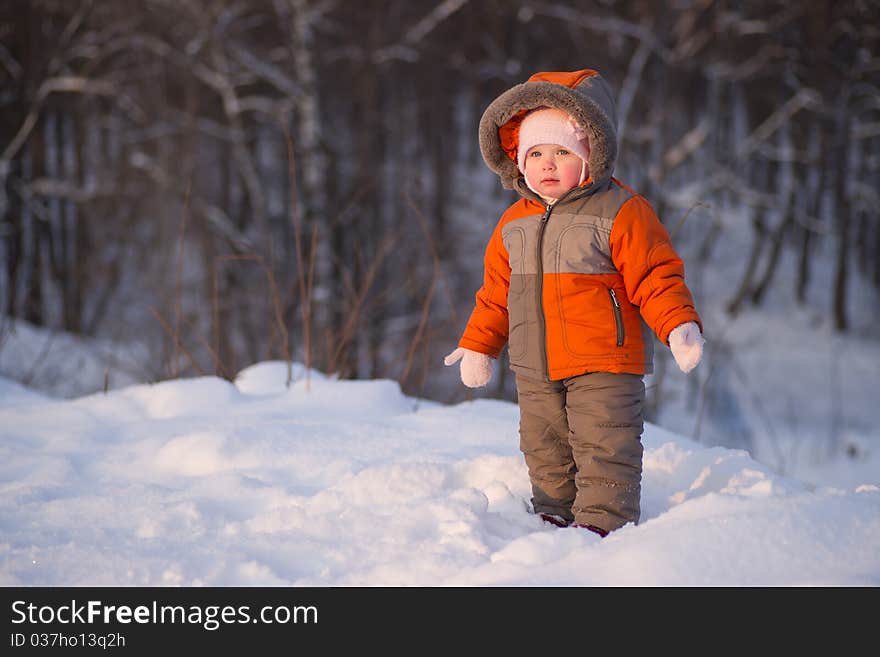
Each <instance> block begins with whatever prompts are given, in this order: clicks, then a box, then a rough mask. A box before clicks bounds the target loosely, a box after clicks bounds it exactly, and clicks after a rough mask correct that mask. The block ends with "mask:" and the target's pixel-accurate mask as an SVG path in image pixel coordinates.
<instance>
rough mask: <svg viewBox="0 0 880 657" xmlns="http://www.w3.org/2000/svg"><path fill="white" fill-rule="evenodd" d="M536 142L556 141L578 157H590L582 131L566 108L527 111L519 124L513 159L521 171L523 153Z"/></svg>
mask: <svg viewBox="0 0 880 657" xmlns="http://www.w3.org/2000/svg"><path fill="white" fill-rule="evenodd" d="M538 144H559V145H560V146H565V148H567V149H568V150H570V151H571V152H572V153H574V154H575V155H577V156H578V157H580V158H581V159H582V160H583V161H584V162H585V163H587V162H589V160H590V146H589V142H588V141H587V133H586V131H585V130H584V129H583V128H582V127H581V126H580V125H578V123H577V121H575V120H574V118H572V117H571V116H570V115H569V114H568V113H567V112H563V111H562V110H558V109H553V108H551V107H542V108H540V109H536V110H534V111H533V112H530V113H529V114H527V115H526V117H525V118H524V119H523V120H522V123H521V124H520V126H519V147H518V149H517V153H516V163H517V166H519V170H520V171H521V172H522V173H525V170H526V169H525V165H526V153H528V152H529V149H530V148H531V147H532V146H537V145H538Z"/></svg>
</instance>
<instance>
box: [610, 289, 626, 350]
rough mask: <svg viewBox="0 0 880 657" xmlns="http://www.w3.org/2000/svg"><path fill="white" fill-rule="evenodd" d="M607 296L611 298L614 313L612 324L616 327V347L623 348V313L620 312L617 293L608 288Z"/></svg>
mask: <svg viewBox="0 0 880 657" xmlns="http://www.w3.org/2000/svg"><path fill="white" fill-rule="evenodd" d="M608 294H609V295H610V296H611V308H612V310H613V311H614V323H615V324H616V325H617V346H618V347H622V346H623V338H624V332H623V313H622V312H621V311H620V301H618V299H617V293H616V292H615V291H614V290H613V289H612V288H610V287H609V288H608Z"/></svg>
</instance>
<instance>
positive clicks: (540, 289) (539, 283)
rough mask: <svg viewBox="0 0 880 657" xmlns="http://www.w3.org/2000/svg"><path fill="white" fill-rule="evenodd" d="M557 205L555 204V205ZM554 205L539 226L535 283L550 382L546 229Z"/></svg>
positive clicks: (546, 372)
mask: <svg viewBox="0 0 880 657" xmlns="http://www.w3.org/2000/svg"><path fill="white" fill-rule="evenodd" d="M553 205H555V204H553ZM553 205H548V206H547V209H546V210H545V211H544V214H543V215H541V223H540V224H538V239H537V242H538V258H537V274H538V276H537V280H536V281H535V290H537V296H538V298H537V299H536V301H537V304H538V337H539V339H540V341H541V356H542V362H541V365H542V368H543V372H544V376H546V377H547V379H548V380H549V378H550V367H549V364H548V360H549V357H548V356H547V320H546V319H545V317H544V257H543V255H544V253H543V249H544V229H545V228H546V227H547V220H548V219H550V213H551V212H553Z"/></svg>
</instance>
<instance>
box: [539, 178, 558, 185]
mask: <svg viewBox="0 0 880 657" xmlns="http://www.w3.org/2000/svg"><path fill="white" fill-rule="evenodd" d="M558 182H559V179H558V178H544V180H542V181H541V183H542V184H544V185H547V184H550V183H558Z"/></svg>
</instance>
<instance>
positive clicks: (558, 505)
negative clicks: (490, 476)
mask: <svg viewBox="0 0 880 657" xmlns="http://www.w3.org/2000/svg"><path fill="white" fill-rule="evenodd" d="M516 388H517V394H518V398H519V407H520V449H521V450H522V452H523V455H524V456H525V461H526V465H527V466H528V470H529V478H530V480H531V483H532V506H533V507H534V509H535V512H536V513H549V514H552V515H557V516H560V517H562V518H564V519H565V520H567V521H569V522H574V523H576V524H579V525H592V526H594V527H599V528H600V529H603V530H605V531H606V532H611V531H614V530H615V529H618V528H620V527H622V526H623V525H625V524H626V523H628V522H632V523H633V524H637V523H638V521H639V497H640V495H641V479H642V441H641V437H642V430H643V419H642V407H643V404H644V401H645V384H644V380H643V377H641V376H639V375H636V374H611V373H608V372H591V373H588V374H582V375H580V376H575V377H571V378H569V379H563V380H561V381H538V380H535V379H531V378H527V377H524V376H522V375H521V374H517V376H516Z"/></svg>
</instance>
